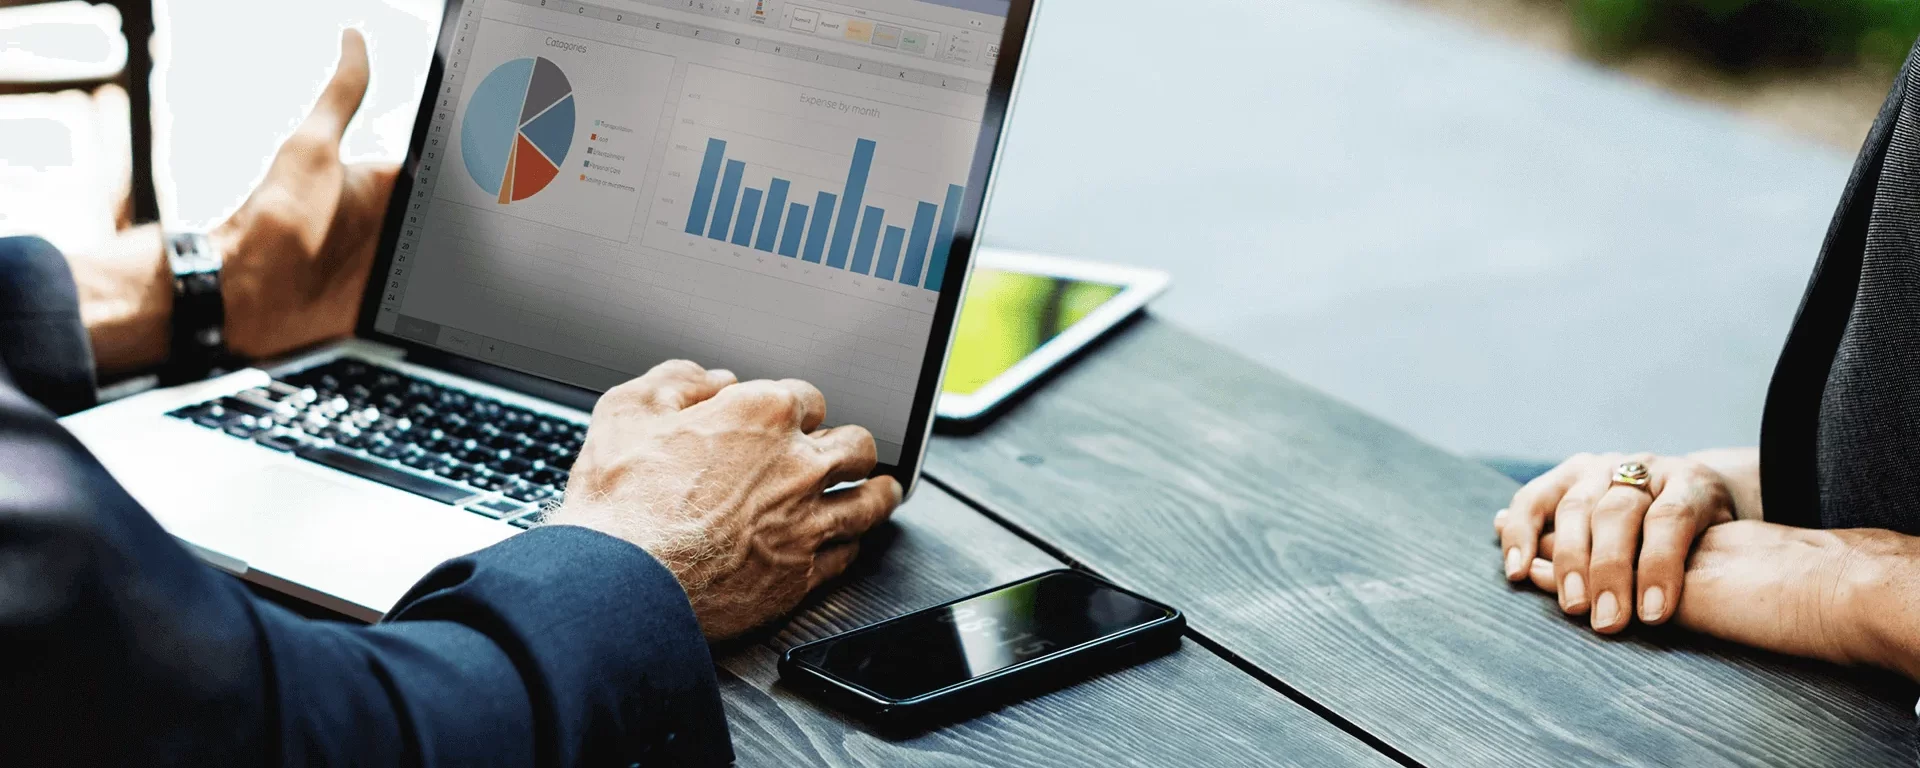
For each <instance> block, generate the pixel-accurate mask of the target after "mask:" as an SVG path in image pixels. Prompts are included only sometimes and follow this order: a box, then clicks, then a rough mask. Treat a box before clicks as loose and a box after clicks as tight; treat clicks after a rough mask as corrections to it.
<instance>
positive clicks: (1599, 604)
mask: <svg viewBox="0 0 1920 768" xmlns="http://www.w3.org/2000/svg"><path fill="white" fill-rule="evenodd" d="M1619 618H1620V602H1619V601H1618V600H1616V599H1614V597H1613V593H1612V592H1602V593H1600V597H1599V598H1598V599H1596V600H1594V601H1593V626H1594V628H1596V629H1597V628H1600V627H1611V626H1613V622H1614V621H1615V620H1617V619H1619Z"/></svg>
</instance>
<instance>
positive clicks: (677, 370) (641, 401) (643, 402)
mask: <svg viewBox="0 0 1920 768" xmlns="http://www.w3.org/2000/svg"><path fill="white" fill-rule="evenodd" d="M737 382H738V379H737V378H736V377H735V376H734V375H733V372H732V371H728V370H724V369H714V370H711V371H709V370H707V369H705V368H702V367H700V365H699V364H698V363H694V362H690V361H687V360H668V361H667V362H664V363H661V364H659V365H656V366H654V367H653V368H652V369H651V370H649V371H647V372H646V373H644V374H642V375H641V376H640V378H637V379H634V380H632V381H629V382H627V383H625V384H621V385H620V386H618V387H614V388H613V389H612V390H610V391H608V392H607V395H608V396H609V397H610V398H612V399H613V401H614V402H617V403H623V404H632V405H636V406H638V407H640V408H641V409H644V410H647V411H650V412H653V413H671V412H674V411H683V410H686V409H688V408H691V407H693V406H695V405H698V404H700V403H703V402H706V401H707V400H710V399H712V398H713V396H714V395H717V394H719V393H720V390H723V389H726V388H727V387H730V386H733V385H734V384H735V383H737Z"/></svg>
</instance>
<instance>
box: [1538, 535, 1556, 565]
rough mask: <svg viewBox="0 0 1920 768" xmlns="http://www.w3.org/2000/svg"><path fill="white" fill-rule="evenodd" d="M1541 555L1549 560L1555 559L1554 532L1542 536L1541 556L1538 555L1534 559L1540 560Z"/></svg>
mask: <svg viewBox="0 0 1920 768" xmlns="http://www.w3.org/2000/svg"><path fill="white" fill-rule="evenodd" d="M1541 557H1544V558H1546V559H1548V560H1552V559H1553V534H1551V533H1549V534H1546V535H1545V536H1541V537H1540V557H1536V558H1534V559H1535V560H1538V559H1540V558H1541Z"/></svg>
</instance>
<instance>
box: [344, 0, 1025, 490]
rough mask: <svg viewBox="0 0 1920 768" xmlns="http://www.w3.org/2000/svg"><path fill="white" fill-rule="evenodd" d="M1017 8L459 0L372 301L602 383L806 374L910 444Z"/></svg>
mask: <svg viewBox="0 0 1920 768" xmlns="http://www.w3.org/2000/svg"><path fill="white" fill-rule="evenodd" d="M1007 12H1008V2H1007V0H837V1H835V2H823V1H820V0H791V1H789V0H595V2H593V3H577V2H569V1H564V0H467V2H466V3H465V4H464V6H462V7H461V8H460V10H459V14H460V15H459V17H458V18H456V19H454V20H453V21H452V25H451V27H450V29H451V30H452V34H453V39H451V40H444V41H442V42H443V45H444V46H445V51H446V53H447V58H446V60H445V65H444V67H445V68H444V72H445V75H444V78H443V81H442V82H441V84H440V92H439V94H438V95H437V97H436V98H437V103H435V104H434V105H433V106H432V112H431V118H430V123H429V125H428V126H427V129H426V130H427V134H426V137H425V142H424V144H423V146H422V150H421V153H420V155H419V165H418V167H417V168H416V173H415V176H414V186H413V192H412V197H411V198H410V199H409V200H408V202H407V208H406V211H405V213H404V215H403V219H402V222H401V231H400V232H399V234H398V238H397V241H396V244H395V246H394V251H393V257H392V260H391V262H390V269H389V271H388V273H387V274H386V275H384V276H380V277H379V278H377V279H383V280H385V281H386V282H385V284H384V286H382V287H381V291H380V294H379V295H380V297H381V299H380V305H379V308H378V310H377V313H376V315H375V320H374V327H375V329H376V330H378V331H380V332H382V333H388V334H392V335H394V336H398V337H401V338H405V339H408V340H412V341H415V342H419V343H422V344H425V345H428V346H432V347H435V348H438V349H441V350H445V351H447V352H452V353H456V354H460V355H465V356H468V357H473V358H476V359H479V360H483V361H486V362H490V363H493V364H496V365H500V366H503V367H506V368H511V369H515V370H520V371H524V372H527V373H533V374H537V375H540V376H545V377H548V378H551V379H555V380H558V381H562V382H566V383H568V384H573V385H576V386H579V387H584V388H587V389H593V390H605V389H608V388H611V387H613V386H615V385H617V384H619V383H621V382H623V381H626V380H627V379H630V378H632V377H634V376H636V375H639V374H640V373H643V372H645V371H646V370H647V369H649V368H651V367H653V366H654V365H655V364H657V363H659V362H661V361H663V360H668V359H672V358H688V359H691V360H694V361H696V362H699V363H701V364H703V365H706V366H709V367H724V368H728V369H731V370H733V371H734V372H736V373H738V374H739V375H740V377H741V379H742V380H745V379H750V378H802V379H806V380H808V381H810V382H813V383H814V384H815V385H816V386H818V387H819V388H820V389H821V391H822V392H824V393H825V394H826V396H827V402H828V418H829V423H833V424H842V423H852V424H860V425H863V426H865V427H867V428H868V429H870V430H872V431H873V433H874V437H875V440H876V443H877V444H878V448H879V458H880V460H881V461H882V462H883V463H898V460H899V458H900V454H901V451H902V446H903V444H904V443H905V442H906V441H907V438H908V435H907V431H908V427H909V421H910V412H911V410H912V406H913V401H914V396H915V393H916V389H917V388H918V386H919V383H920V381H921V378H922V374H923V371H922V370H921V369H922V367H923V364H924V363H925V361H926V359H927V347H928V344H929V342H930V337H931V335H932V330H933V324H934V312H935V307H936V303H937V299H938V297H939V295H940V291H941V290H943V288H950V289H952V290H958V289H959V286H957V285H956V286H943V285H942V283H943V282H944V278H945V277H946V272H947V269H946V267H947V264H948V263H949V260H951V259H956V258H961V257H960V256H956V255H955V254H954V252H953V242H954V232H955V229H956V227H957V226H960V227H964V226H965V225H964V224H958V220H959V218H960V216H961V213H962V212H961V207H962V198H963V196H964V194H965V193H966V191H967V190H966V184H967V183H968V172H969V170H970V169H971V168H972V166H973V161H974V157H973V155H974V148H975V145H976V142H977V140H978V139H979V136H980V123H981V120H982V116H983V112H984V110H985V108H986V104H987V92H988V82H989V80H990V77H991V75H992V70H993V66H994V64H995V62H996V61H997V59H998V57H999V55H1000V40H1001V34H1002V28H1003V25H1004V24H1005V21H1006V18H1005V17H1006V14H1007ZM943 341H944V340H943Z"/></svg>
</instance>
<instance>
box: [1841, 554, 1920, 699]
mask: <svg viewBox="0 0 1920 768" xmlns="http://www.w3.org/2000/svg"><path fill="white" fill-rule="evenodd" d="M1876 533H1879V534H1882V536H1880V537H1876V538H1897V539H1902V540H1904V541H1902V542H1900V543H1899V544H1900V545H1899V546H1884V545H1882V542H1879V541H1875V542H1871V543H1869V544H1867V545H1865V546H1859V545H1856V546H1855V547H1854V548H1853V549H1852V550H1850V551H1849V552H1848V553H1847V555H1846V564H1845V567H1844V570H1843V573H1842V577H1841V579H1840V585H1839V586H1838V588H1837V589H1838V591H1840V592H1842V593H1844V594H1845V595H1847V598H1846V599H1845V602H1846V603H1848V604H1849V605H1850V609H1849V610H1848V611H1847V612H1846V614H1845V615H1846V616H1847V618H1846V619H1845V621H1846V623H1848V624H1851V625H1852V627H1843V628H1841V632H1842V633H1844V634H1846V635H1848V636H1851V637H1854V638H1857V640H1856V642H1857V643H1858V644H1859V645H1860V649H1859V650H1858V651H1857V652H1856V653H1855V654H1854V655H1855V656H1857V657H1858V658H1859V660H1860V661H1862V662H1864V663H1868V664H1872V665H1874V666H1878V667H1883V668H1886V669H1891V670H1894V671H1896V672H1900V673H1901V674H1904V675H1906V676H1907V678H1908V679H1910V680H1920V539H1915V538H1913V537H1910V536H1899V535H1898V534H1893V533H1888V532H1885V531H1878V532H1876Z"/></svg>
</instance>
